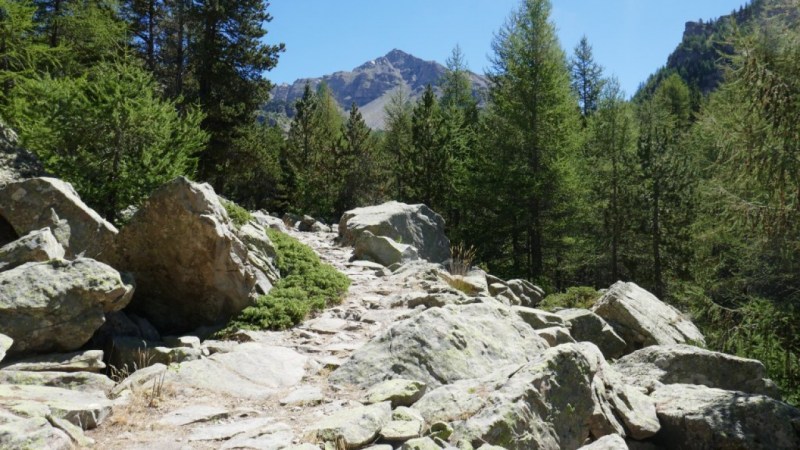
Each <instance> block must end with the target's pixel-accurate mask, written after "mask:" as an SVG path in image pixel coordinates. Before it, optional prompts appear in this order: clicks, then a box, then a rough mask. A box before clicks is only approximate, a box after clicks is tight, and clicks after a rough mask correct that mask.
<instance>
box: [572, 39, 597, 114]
mask: <svg viewBox="0 0 800 450" xmlns="http://www.w3.org/2000/svg"><path fill="white" fill-rule="evenodd" d="M570 70H571V72H572V89H573V90H574V91H575V92H576V93H577V94H578V104H579V105H580V108H581V114H582V116H583V118H584V124H585V123H586V121H585V119H586V118H587V117H589V116H590V115H591V114H592V113H593V112H594V111H596V110H597V102H598V99H599V98H600V93H601V92H602V90H603V68H602V67H601V66H600V65H599V64H597V63H596V62H595V60H594V55H593V54H592V46H591V45H590V44H589V39H588V38H587V37H586V36H583V37H581V40H580V42H579V43H578V45H577V46H575V51H574V54H573V56H572V58H571V60H570Z"/></svg>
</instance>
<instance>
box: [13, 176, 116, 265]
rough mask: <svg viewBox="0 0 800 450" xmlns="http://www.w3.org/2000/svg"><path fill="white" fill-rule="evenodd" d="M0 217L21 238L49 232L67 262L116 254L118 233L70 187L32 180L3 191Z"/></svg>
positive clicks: (44, 180)
mask: <svg viewBox="0 0 800 450" xmlns="http://www.w3.org/2000/svg"><path fill="white" fill-rule="evenodd" d="M0 217H2V218H5V220H6V221H8V223H10V224H11V226H12V227H13V228H14V230H15V231H16V233H17V235H19V236H22V235H25V234H28V233H30V232H31V231H34V230H41V229H42V228H48V227H49V228H50V229H51V231H52V232H53V235H54V236H55V238H56V239H57V240H58V242H59V243H60V244H61V245H62V246H63V248H64V250H65V251H66V256H67V258H73V257H75V256H77V255H81V256H84V257H87V258H94V259H100V260H103V261H105V257H107V256H109V254H111V253H113V248H114V239H115V237H116V236H117V229H116V228H115V227H114V226H113V225H111V224H110V223H109V222H107V221H106V220H105V219H103V218H102V217H100V215H99V214H97V212H95V211H94V210H93V209H91V208H89V207H88V206H86V204H85V203H83V201H82V200H81V199H80V197H79V196H78V193H77V192H75V189H74V188H73V187H72V185H71V184H69V183H67V182H65V181H61V180H58V179H55V178H31V179H28V180H23V181H18V182H14V183H9V184H7V185H6V186H5V187H3V188H0Z"/></svg>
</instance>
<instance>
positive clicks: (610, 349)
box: [556, 308, 627, 359]
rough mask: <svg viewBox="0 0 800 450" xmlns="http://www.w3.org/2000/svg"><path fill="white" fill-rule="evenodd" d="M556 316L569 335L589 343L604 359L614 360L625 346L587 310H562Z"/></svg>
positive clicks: (621, 353) (599, 318)
mask: <svg viewBox="0 0 800 450" xmlns="http://www.w3.org/2000/svg"><path fill="white" fill-rule="evenodd" d="M556 315H558V316H559V317H561V318H562V319H563V320H564V323H565V324H566V326H567V328H569V333H570V334H571V335H572V337H573V338H575V340H577V341H584V342H591V343H593V344H594V345H596V346H597V347H599V348H600V351H601V352H603V356H605V357H606V359H616V358H619V357H620V356H622V355H623V354H624V352H625V347H626V346H627V344H626V343H625V340H624V339H622V338H621V337H619V335H618V334H617V332H616V331H614V329H613V328H611V326H610V325H609V324H608V323H606V321H605V320H603V318H602V317H600V316H598V315H597V314H595V313H593V312H591V311H589V310H588V309H578V308H573V309H562V310H559V311H556Z"/></svg>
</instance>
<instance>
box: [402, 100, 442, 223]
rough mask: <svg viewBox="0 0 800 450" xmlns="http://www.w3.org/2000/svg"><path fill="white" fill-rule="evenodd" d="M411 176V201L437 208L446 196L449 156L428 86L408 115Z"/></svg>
mask: <svg viewBox="0 0 800 450" xmlns="http://www.w3.org/2000/svg"><path fill="white" fill-rule="evenodd" d="M411 142H412V145H413V153H412V156H411V158H410V159H411V167H410V169H411V179H410V181H409V188H410V192H411V197H410V198H408V199H407V200H408V201H410V202H413V203H424V204H426V205H428V206H429V207H431V208H433V209H434V210H436V209H439V207H440V206H441V205H442V202H443V196H445V195H447V193H448V192H447V191H448V189H447V186H446V183H447V178H448V171H449V169H450V167H449V163H450V157H449V156H450V155H448V154H447V148H446V147H445V146H444V145H443V136H442V114H441V110H440V109H439V103H438V102H437V100H436V95H435V94H434V93H433V88H432V87H431V86H430V85H428V86H427V87H426V88H425V92H424V93H423V94H422V97H421V98H420V99H419V101H417V104H416V105H415V106H414V110H413V111H412V114H411Z"/></svg>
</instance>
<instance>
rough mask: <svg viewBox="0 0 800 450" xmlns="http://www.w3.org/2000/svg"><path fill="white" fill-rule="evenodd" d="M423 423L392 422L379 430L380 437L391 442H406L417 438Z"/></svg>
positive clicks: (411, 421)
mask: <svg viewBox="0 0 800 450" xmlns="http://www.w3.org/2000/svg"><path fill="white" fill-rule="evenodd" d="M422 426H423V423H422V422H419V421H416V420H392V421H390V422H389V423H387V424H386V426H384V427H383V429H382V430H381V436H383V438H384V439H386V440H387V441H391V442H399V441H407V440H409V439H413V438H417V437H419V435H420V433H422Z"/></svg>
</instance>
